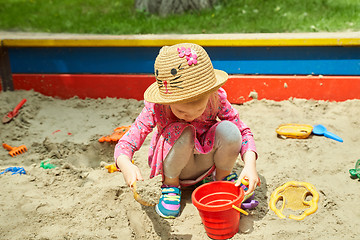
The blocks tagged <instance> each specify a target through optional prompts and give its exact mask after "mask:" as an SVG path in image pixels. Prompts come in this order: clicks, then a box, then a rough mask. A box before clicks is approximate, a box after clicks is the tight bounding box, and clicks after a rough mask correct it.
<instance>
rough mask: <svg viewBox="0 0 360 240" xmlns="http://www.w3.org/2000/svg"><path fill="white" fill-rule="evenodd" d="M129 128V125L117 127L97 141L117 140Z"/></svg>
mask: <svg viewBox="0 0 360 240" xmlns="http://www.w3.org/2000/svg"><path fill="white" fill-rule="evenodd" d="M129 129H130V126H122V127H117V128H115V129H114V132H113V133H112V134H111V135H108V136H104V137H101V138H99V142H117V141H119V140H120V138H121V137H122V136H123V135H124V134H125V133H126V132H127V131H128V130H129Z"/></svg>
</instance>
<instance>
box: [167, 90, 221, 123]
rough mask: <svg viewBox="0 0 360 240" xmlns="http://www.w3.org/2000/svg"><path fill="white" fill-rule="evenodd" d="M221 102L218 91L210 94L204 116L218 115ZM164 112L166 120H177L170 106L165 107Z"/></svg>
mask: <svg viewBox="0 0 360 240" xmlns="http://www.w3.org/2000/svg"><path fill="white" fill-rule="evenodd" d="M219 101H220V98H219V94H218V92H217V91H215V92H213V93H210V96H209V101H208V104H207V107H206V109H205V111H204V113H203V114H202V115H205V116H210V115H213V114H217V112H218V108H219V106H220V102H219ZM163 111H164V116H165V117H166V118H175V119H176V116H175V115H174V114H173V113H172V111H171V109H170V105H163ZM204 120H205V119H204Z"/></svg>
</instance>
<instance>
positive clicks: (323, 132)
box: [312, 124, 343, 142]
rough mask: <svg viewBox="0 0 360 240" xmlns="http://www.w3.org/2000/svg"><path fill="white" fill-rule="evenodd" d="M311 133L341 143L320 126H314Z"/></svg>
mask: <svg viewBox="0 0 360 240" xmlns="http://www.w3.org/2000/svg"><path fill="white" fill-rule="evenodd" d="M312 132H313V134H315V135H320V136H325V137H327V138H331V139H334V140H336V141H339V142H343V140H342V138H341V137H339V136H336V135H335V134H333V133H331V132H329V131H328V130H326V127H324V126H323V125H321V124H318V125H315V126H314V128H313V131H312Z"/></svg>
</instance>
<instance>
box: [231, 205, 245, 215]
mask: <svg viewBox="0 0 360 240" xmlns="http://www.w3.org/2000/svg"><path fill="white" fill-rule="evenodd" d="M232 208H233V209H235V210H237V211H239V212H240V213H242V214H245V215H246V216H247V215H249V213H248V212H246V211H245V210H243V209H241V208H239V207H237V206H235V205H232Z"/></svg>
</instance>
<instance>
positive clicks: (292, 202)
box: [269, 181, 319, 221]
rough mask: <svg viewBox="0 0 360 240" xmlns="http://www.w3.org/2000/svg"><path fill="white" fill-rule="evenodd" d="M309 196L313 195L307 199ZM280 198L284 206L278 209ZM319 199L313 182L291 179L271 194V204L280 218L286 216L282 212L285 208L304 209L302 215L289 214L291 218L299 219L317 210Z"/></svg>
mask: <svg viewBox="0 0 360 240" xmlns="http://www.w3.org/2000/svg"><path fill="white" fill-rule="evenodd" d="M308 196H312V198H311V200H306V198H307V197H308ZM280 200H282V206H281V208H280V209H278V208H277V207H276V204H277V202H278V201H280ZM318 201H319V194H318V192H316V190H315V187H314V186H313V185H312V184H310V183H307V182H296V181H290V182H287V183H285V184H284V185H282V186H280V187H278V188H277V189H275V191H274V192H273V193H272V194H271V197H270V202H269V206H270V209H271V210H273V211H274V212H275V213H276V215H278V216H279V217H280V218H286V216H285V215H284V214H283V212H282V211H283V210H284V209H291V210H293V211H303V212H302V214H300V215H293V214H290V215H289V218H290V219H294V220H298V221H299V220H303V219H304V218H305V217H306V216H308V215H310V214H313V213H314V212H316V210H317V209H318V205H317V204H318Z"/></svg>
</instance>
